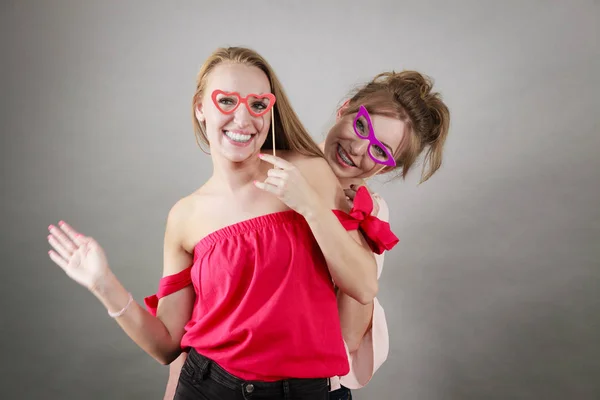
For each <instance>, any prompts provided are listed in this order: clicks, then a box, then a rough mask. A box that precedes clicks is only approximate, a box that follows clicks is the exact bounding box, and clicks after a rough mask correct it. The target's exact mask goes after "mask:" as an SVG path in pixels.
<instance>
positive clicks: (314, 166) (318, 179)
mask: <svg viewBox="0 0 600 400" xmlns="http://www.w3.org/2000/svg"><path fill="white" fill-rule="evenodd" d="M286 157H289V158H286V160H287V161H289V162H290V163H292V164H294V165H295V166H296V168H298V170H300V172H301V173H302V175H303V176H304V178H305V179H306V180H307V181H308V183H309V184H310V185H311V186H312V187H313V188H314V189H315V191H316V192H317V193H318V194H319V195H320V196H321V197H322V198H323V199H324V200H326V201H327V203H329V206H331V207H333V208H343V207H345V205H346V201H345V196H344V192H343V190H342V187H341V185H340V182H339V180H338V179H337V177H336V176H335V174H334V173H333V171H332V170H331V167H330V166H329V164H328V163H327V161H326V160H325V159H324V158H323V157H311V156H306V155H303V154H298V153H292V152H290V153H287V154H286Z"/></svg>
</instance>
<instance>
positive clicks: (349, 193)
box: [344, 189, 356, 200]
mask: <svg viewBox="0 0 600 400" xmlns="http://www.w3.org/2000/svg"><path fill="white" fill-rule="evenodd" d="M344 194H345V195H346V197H347V198H348V199H350V200H354V197H356V190H354V189H344Z"/></svg>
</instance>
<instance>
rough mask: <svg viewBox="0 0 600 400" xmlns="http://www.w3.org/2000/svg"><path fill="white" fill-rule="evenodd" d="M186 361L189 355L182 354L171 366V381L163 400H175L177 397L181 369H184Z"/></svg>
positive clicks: (168, 383)
mask: <svg viewBox="0 0 600 400" xmlns="http://www.w3.org/2000/svg"><path fill="white" fill-rule="evenodd" d="M186 359H187V353H186V352H182V353H181V354H180V355H179V357H177V359H176V360H175V361H173V362H172V363H171V364H169V380H168V381H167V388H166V389H165V396H164V397H163V400H173V397H175V391H176V390H177V383H178V382H179V375H180V374H181V368H182V367H183V364H185V360H186Z"/></svg>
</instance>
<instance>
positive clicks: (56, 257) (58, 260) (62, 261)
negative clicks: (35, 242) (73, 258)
mask: <svg viewBox="0 0 600 400" xmlns="http://www.w3.org/2000/svg"><path fill="white" fill-rule="evenodd" d="M48 255H49V256H50V259H51V260H52V261H54V263H55V264H56V265H58V266H59V267H61V268H62V269H64V270H66V269H67V265H69V263H67V261H66V260H65V259H64V258H62V257H61V256H59V255H58V254H57V253H56V252H55V251H54V250H50V251H49V252H48Z"/></svg>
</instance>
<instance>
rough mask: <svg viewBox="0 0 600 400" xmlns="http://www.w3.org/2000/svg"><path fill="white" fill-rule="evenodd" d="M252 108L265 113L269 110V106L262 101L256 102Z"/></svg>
mask: <svg viewBox="0 0 600 400" xmlns="http://www.w3.org/2000/svg"><path fill="white" fill-rule="evenodd" d="M252 108H254V109H255V110H257V111H264V110H266V109H267V105H266V104H265V103H263V102H262V101H255V102H254V103H252Z"/></svg>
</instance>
